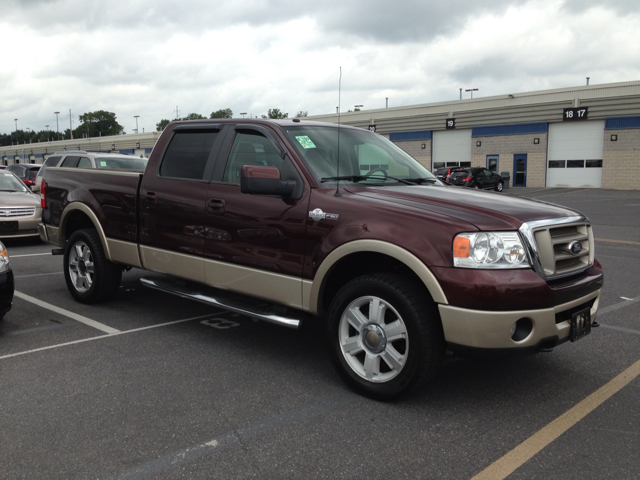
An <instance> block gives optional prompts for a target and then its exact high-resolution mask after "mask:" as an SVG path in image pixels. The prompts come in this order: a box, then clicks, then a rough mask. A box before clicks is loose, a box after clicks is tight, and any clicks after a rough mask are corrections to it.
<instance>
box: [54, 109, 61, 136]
mask: <svg viewBox="0 0 640 480" xmlns="http://www.w3.org/2000/svg"><path fill="white" fill-rule="evenodd" d="M53 113H55V115H56V132H58V141H60V125H58V114H59V113H60V112H53Z"/></svg>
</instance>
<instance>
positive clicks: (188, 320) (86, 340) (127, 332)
mask: <svg viewBox="0 0 640 480" xmlns="http://www.w3.org/2000/svg"><path fill="white" fill-rule="evenodd" d="M216 315H221V314H220V313H217V314H215V313H214V314H209V315H200V316H199V317H193V318H185V319H183V320H175V321H173V322H166V323H160V324H158V325H149V326H148V327H140V328H134V329H132V330H125V331H124V332H122V331H117V332H118V333H111V334H108V335H99V336H97V337H91V338H83V339H82V340H74V341H73V342H66V343H58V344H57V345H49V346H47V347H41V348H34V349H33V350H26V351H24V352H17V353H10V354H8V355H3V356H1V357H0V360H4V359H5V358H12V357H19V356H21V355H27V354H29V353H36V352H42V351H44V350H52V349H54V348H60V347H66V346H68V345H76V344H78V343H84V342H92V341H94V340H102V339H104V338H111V337H117V336H119V335H127V334H129V333H135V332H141V331H143V330H151V329H152V328H160V327H166V326H168V325H175V324H176V323H184V322H191V321H193V320H200V319H202V318H208V317H215V316H216Z"/></svg>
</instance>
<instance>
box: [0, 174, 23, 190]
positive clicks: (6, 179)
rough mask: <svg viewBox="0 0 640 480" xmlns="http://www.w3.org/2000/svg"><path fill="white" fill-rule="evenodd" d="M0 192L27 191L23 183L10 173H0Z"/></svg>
mask: <svg viewBox="0 0 640 480" xmlns="http://www.w3.org/2000/svg"><path fill="white" fill-rule="evenodd" d="M0 191H1V192H29V191H30V190H29V189H27V188H26V187H25V186H24V184H23V183H22V182H21V181H20V180H18V179H17V178H16V177H15V176H14V175H12V174H11V173H0Z"/></svg>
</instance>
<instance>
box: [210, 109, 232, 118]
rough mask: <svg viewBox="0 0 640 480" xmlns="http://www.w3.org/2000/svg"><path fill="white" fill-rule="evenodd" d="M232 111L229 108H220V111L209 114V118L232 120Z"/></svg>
mask: <svg viewBox="0 0 640 480" xmlns="http://www.w3.org/2000/svg"><path fill="white" fill-rule="evenodd" d="M232 117H233V110H231V109H230V108H222V109H220V110H216V111H215V112H211V116H210V117H209V118H232Z"/></svg>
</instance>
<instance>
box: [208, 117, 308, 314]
mask: <svg viewBox="0 0 640 480" xmlns="http://www.w3.org/2000/svg"><path fill="white" fill-rule="evenodd" d="M223 151H224V152H225V153H222V155H223V158H221V159H220V162H219V163H218V166H217V167H216V172H214V179H213V181H212V183H211V184H210V186H209V191H208V194H207V204H206V216H205V245H204V257H205V274H206V283H207V284H208V285H211V286H213V287H217V288H223V289H227V290H231V291H235V292H239V293H246V294H251V295H252V296H257V297H262V298H264V299H268V300H271V301H275V302H278V303H284V304H289V305H293V306H298V307H299V306H300V305H301V291H302V290H301V288H302V269H303V265H304V258H305V234H306V219H307V215H308V208H307V207H308V202H309V189H308V187H306V186H305V187H304V188H303V187H302V177H300V176H299V173H298V172H297V169H296V168H295V166H294V165H293V164H292V162H291V160H290V159H289V156H288V155H284V147H283V146H282V145H281V144H280V143H279V141H278V140H277V139H276V138H275V135H274V134H272V133H271V132H270V131H268V130H267V129H266V128H264V127H257V126H248V125H246V124H245V125H242V126H236V127H235V129H234V130H233V131H231V132H229V135H228V136H227V139H226V140H225V147H224V148H223ZM227 152H228V153H227ZM224 157H226V158H224ZM225 160H226V161H225ZM243 165H265V166H272V167H277V168H278V169H279V170H280V173H281V178H282V179H283V180H286V179H291V180H294V181H296V182H300V183H299V184H300V185H301V187H300V192H299V195H295V196H297V198H280V197H275V196H266V195H249V194H245V193H242V192H241V191H240V172H241V169H242V166H243Z"/></svg>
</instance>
